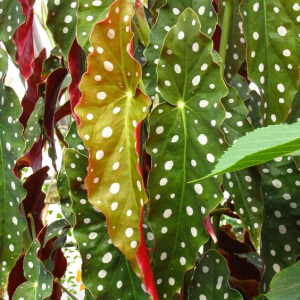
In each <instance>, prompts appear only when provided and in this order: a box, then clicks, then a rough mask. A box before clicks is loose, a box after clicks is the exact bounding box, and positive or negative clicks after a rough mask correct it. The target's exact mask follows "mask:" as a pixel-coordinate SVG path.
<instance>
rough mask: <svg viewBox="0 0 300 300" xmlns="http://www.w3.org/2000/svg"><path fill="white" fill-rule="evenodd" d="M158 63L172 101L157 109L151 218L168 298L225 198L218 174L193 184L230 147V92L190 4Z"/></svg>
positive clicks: (162, 292)
mask: <svg viewBox="0 0 300 300" xmlns="http://www.w3.org/2000/svg"><path fill="white" fill-rule="evenodd" d="M157 71H158V87H159V90H160V93H161V95H162V96H163V97H164V98H165V99H166V101H167V102H165V103H163V104H160V105H158V106H157V107H155V109H154V110H153V111H152V113H151V116H150V137H149V139H148V142H147V151H148V153H150V154H151V155H152V170H151V172H150V177H149V182H148V188H149V192H150V195H151V202H150V215H149V222H150V225H151V227H152V229H153V231H154V236H155V239H156V241H155V250H154V255H153V258H154V264H155V267H154V277H155V279H156V281H157V284H158V285H157V288H158V293H159V296H160V299H172V296H173V294H174V293H175V292H176V291H177V290H178V288H180V286H181V284H182V280H183V276H184V273H185V271H186V270H188V269H190V268H192V267H193V266H194V264H195V259H196V255H197V252H198V250H199V247H200V246H201V245H202V244H203V243H204V242H205V241H206V240H207V238H208V236H207V234H206V231H205V227H204V225H203V221H204V218H205V217H206V216H207V214H208V213H209V212H210V211H211V210H212V209H213V208H214V207H215V206H217V205H218V203H219V201H221V198H222V195H221V193H220V190H219V185H220V181H219V180H218V179H215V178H213V179H211V180H207V181H205V182H203V183H201V184H193V185H188V184H187V182H188V181H189V180H191V178H193V177H194V176H197V175H198V174H199V175H200V174H204V173H205V170H209V169H212V168H213V167H214V165H215V162H216V161H217V159H218V158H219V157H220V156H221V154H222V152H223V151H224V147H225V142H224V140H223V139H222V137H223V135H222V133H221V132H220V130H219V126H220V124H221V122H222V120H223V118H224V116H225V111H224V110H223V108H222V106H221V105H220V98H222V97H224V96H225V95H226V93H227V89H226V86H225V84H224V82H223V80H222V78H221V70H220V67H219V66H218V65H217V64H215V63H214V62H213V57H212V41H211V39H210V38H209V37H207V36H206V35H204V34H203V33H201V32H200V22H199V19H198V16H197V14H196V13H195V12H193V11H192V10H191V9H190V8H189V9H186V10H185V11H184V12H183V13H182V15H181V16H180V17H179V19H178V23H177V24H176V25H175V26H174V27H172V28H171V30H170V31H169V33H168V34H167V36H166V39H165V43H164V46H163V47H162V51H161V56H160V60H159V64H158V69H157ZM205 99H207V100H205ZM196 174H197V175H196Z"/></svg>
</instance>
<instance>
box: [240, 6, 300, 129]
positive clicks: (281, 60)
mask: <svg viewBox="0 0 300 300" xmlns="http://www.w3.org/2000/svg"><path fill="white" fill-rule="evenodd" d="M298 10H299V4H298V3H296V1H288V2H287V1H286V0H274V1H266V0H244V1H243V3H242V6H241V14H242V16H243V19H244V22H243V29H244V31H245V36H246V40H247V45H248V49H247V62H248V75H249V78H250V80H252V81H253V82H254V83H255V84H256V85H257V86H258V87H259V89H260V92H261V96H262V104H261V115H262V117H263V122H264V124H265V125H273V124H278V123H282V122H284V120H285V119H286V117H287V115H288V112H289V110H290V108H291V102H292V99H293V97H294V95H295V93H296V91H297V86H298V83H299V71H298V69H299V57H300V56H299V49H298V44H299V36H298V34H299V29H297V28H299V23H298V20H297V17H298V15H299V13H298ZM262 50H263V51H262Z"/></svg>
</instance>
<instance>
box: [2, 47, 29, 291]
mask: <svg viewBox="0 0 300 300" xmlns="http://www.w3.org/2000/svg"><path fill="white" fill-rule="evenodd" d="M7 61H8V56H7V54H6V52H5V51H4V50H2V49H1V48H0V80H1V81H0V124H1V125H0V126H1V130H0V157H1V159H0V172H1V175H0V212H1V213H0V257H1V272H0V290H5V289H6V285H7V279H8V274H9V273H10V271H11V269H12V268H13V266H14V265H15V263H16V261H17V259H18V258H19V255H20V254H21V251H22V244H21V243H20V237H21V236H22V232H23V231H24V229H25V220H24V218H23V217H22V216H21V214H20V212H19V208H18V205H19V203H20V201H21V200H22V199H23V198H24V197H25V191H24V190H23V188H22V185H21V183H20V181H19V180H18V179H17V178H16V177H15V175H14V173H13V168H14V165H15V162H16V161H17V160H18V158H19V157H20V156H21V155H22V152H23V149H24V146H25V143H24V140H23V138H22V131H23V128H22V126H21V124H20V123H19V121H18V118H19V116H20V114H21V106H20V101H19V99H18V97H17V95H16V94H15V92H14V91H13V90H12V89H11V88H9V87H6V86H5V85H4V84H3V83H2V80H3V76H4V74H5V73H6V70H7Z"/></svg>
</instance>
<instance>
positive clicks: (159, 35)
mask: <svg viewBox="0 0 300 300" xmlns="http://www.w3.org/2000/svg"><path fill="white" fill-rule="evenodd" d="M188 7H190V8H192V9H193V10H194V11H195V12H197V14H198V17H199V19H200V22H201V30H202V32H204V33H205V34H208V35H209V36H212V35H213V33H214V31H215V27H216V23H217V16H216V13H215V11H214V9H213V7H212V4H211V0H205V1H193V0H183V1H169V2H168V3H166V4H165V5H164V6H163V7H161V8H160V10H159V16H158V18H157V21H156V24H155V25H154V26H153V28H152V30H151V31H150V44H149V46H148V48H147V49H146V50H145V57H146V59H147V63H146V64H145V66H144V67H143V82H144V84H145V87H146V90H147V92H148V95H149V96H150V97H151V99H152V100H154V97H155V94H156V93H157V85H156V82H157V75H156V65H157V63H158V59H159V56H160V51H161V48H162V46H163V43H164V38H165V36H166V34H167V33H168V31H169V30H170V28H171V27H172V26H174V25H175V24H176V22H177V20H178V17H179V15H180V13H182V12H183V11H184V10H185V9H186V8H188Z"/></svg>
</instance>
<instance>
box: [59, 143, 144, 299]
mask: <svg viewBox="0 0 300 300" xmlns="http://www.w3.org/2000/svg"><path fill="white" fill-rule="evenodd" d="M64 163H65V168H66V172H67V176H68V180H69V185H70V191H71V192H70V195H71V199H72V201H73V211H74V213H75V215H76V225H75V227H74V236H75V238H76V240H77V242H78V243H79V251H80V254H81V256H82V260H83V264H82V280H83V283H84V284H85V286H86V287H87V288H88V289H89V290H90V291H91V292H92V293H93V295H94V296H95V297H96V299H117V298H120V297H122V299H125V300H126V299H128V300H132V299H135V300H140V299H144V300H146V299H149V296H148V295H147V294H146V293H145V292H144V291H143V289H142V283H141V281H140V279H139V278H138V277H137V276H136V274H135V273H134V272H133V270H132V268H131V265H130V263H129V261H127V259H126V258H125V256H124V254H123V253H122V252H121V251H120V250H119V249H118V248H117V247H115V246H114V245H113V244H112V241H111V239H110V237H109V234H108V232H107V226H106V221H105V216H104V214H103V213H101V212H100V211H99V209H98V208H97V207H95V206H93V205H91V204H90V203H89V202H88V200H87V191H86V189H85V187H84V185H82V182H81V181H80V180H78V178H84V177H85V176H86V173H87V171H86V169H87V166H88V158H87V157H86V156H84V155H82V154H79V153H78V152H76V151H75V150H73V149H68V150H67V151H66V154H65V161H64ZM120 270H121V271H120Z"/></svg>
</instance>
